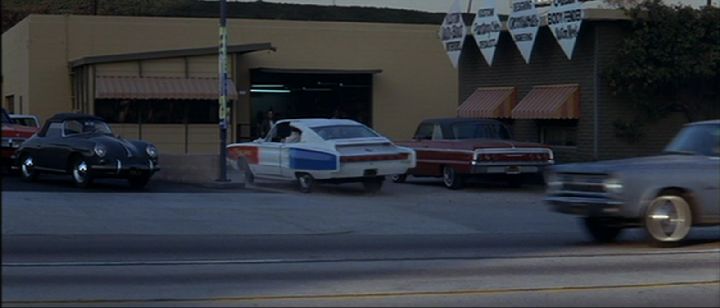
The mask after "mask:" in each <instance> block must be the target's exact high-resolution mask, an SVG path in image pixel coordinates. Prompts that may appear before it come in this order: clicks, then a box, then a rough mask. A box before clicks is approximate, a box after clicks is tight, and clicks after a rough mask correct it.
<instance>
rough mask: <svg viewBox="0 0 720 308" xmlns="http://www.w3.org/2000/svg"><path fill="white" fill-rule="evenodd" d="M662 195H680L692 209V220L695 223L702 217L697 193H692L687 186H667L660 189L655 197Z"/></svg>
mask: <svg viewBox="0 0 720 308" xmlns="http://www.w3.org/2000/svg"><path fill="white" fill-rule="evenodd" d="M662 195H675V196H680V197H682V198H683V199H685V201H686V202H687V203H688V205H689V206H690V210H691V211H692V221H693V223H695V222H698V221H699V220H698V219H699V217H700V208H699V207H698V206H697V203H696V200H695V195H694V194H693V193H692V191H689V190H687V189H685V188H681V187H666V188H663V189H660V190H659V191H658V193H657V194H656V195H655V197H659V196H662Z"/></svg>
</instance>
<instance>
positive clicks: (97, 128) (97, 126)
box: [64, 119, 112, 136]
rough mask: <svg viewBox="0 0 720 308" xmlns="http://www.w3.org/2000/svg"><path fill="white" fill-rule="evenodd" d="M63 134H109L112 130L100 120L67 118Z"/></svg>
mask: <svg viewBox="0 0 720 308" xmlns="http://www.w3.org/2000/svg"><path fill="white" fill-rule="evenodd" d="M64 131H65V136H69V135H76V134H110V135H112V130H111V129H110V127H109V126H108V125H107V123H105V122H103V121H100V120H93V119H85V120H68V121H65V125H64Z"/></svg>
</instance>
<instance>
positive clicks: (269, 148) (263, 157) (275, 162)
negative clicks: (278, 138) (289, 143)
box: [257, 142, 282, 176]
mask: <svg viewBox="0 0 720 308" xmlns="http://www.w3.org/2000/svg"><path fill="white" fill-rule="evenodd" d="M281 148H282V143H280V142H263V143H261V144H259V145H258V149H259V150H260V153H259V157H260V161H259V163H258V172H257V173H258V174H264V175H272V176H279V175H280V174H281V173H280V152H281Z"/></svg>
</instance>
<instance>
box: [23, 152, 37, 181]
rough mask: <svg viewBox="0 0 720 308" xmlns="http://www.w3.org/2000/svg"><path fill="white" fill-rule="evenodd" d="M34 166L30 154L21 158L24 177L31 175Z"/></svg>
mask: <svg viewBox="0 0 720 308" xmlns="http://www.w3.org/2000/svg"><path fill="white" fill-rule="evenodd" d="M34 166H35V164H34V163H33V159H32V157H30V156H28V157H26V158H25V160H23V163H22V167H21V170H22V173H23V176H24V177H26V178H29V177H31V176H32V173H33V168H34Z"/></svg>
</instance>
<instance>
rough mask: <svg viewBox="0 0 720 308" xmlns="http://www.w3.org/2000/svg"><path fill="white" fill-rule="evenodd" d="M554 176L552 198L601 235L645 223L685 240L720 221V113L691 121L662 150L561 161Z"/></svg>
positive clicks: (653, 234) (660, 237)
mask: <svg viewBox="0 0 720 308" xmlns="http://www.w3.org/2000/svg"><path fill="white" fill-rule="evenodd" d="M546 183H547V195H546V197H545V201H546V202H547V203H549V204H551V205H552V207H553V210H555V211H558V212H561V213H566V214H574V215H579V216H581V217H583V223H584V225H585V227H586V229H587V231H588V232H589V234H590V235H591V236H592V237H593V239H595V240H596V241H599V242H610V241H613V240H615V239H616V238H617V236H618V235H619V234H620V232H621V231H622V230H623V229H624V228H628V227H643V228H645V230H646V231H647V234H648V238H649V239H650V241H651V242H653V243H656V244H673V243H678V242H680V241H681V240H683V239H684V238H685V237H686V236H687V235H688V233H689V231H690V228H691V227H692V226H709V225H717V224H720V120H712V121H705V122H696V123H691V124H687V125H686V126H685V127H684V128H683V129H682V130H681V131H680V133H678V135H677V136H676V137H675V139H673V141H672V142H671V143H670V144H669V145H668V146H667V147H666V148H665V150H664V151H663V153H661V154H660V155H657V156H650V157H641V158H632V159H623V160H613V161H601V162H595V163H581V164H565V165H556V166H554V167H553V168H551V169H550V170H549V171H548V172H547V173H546Z"/></svg>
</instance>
